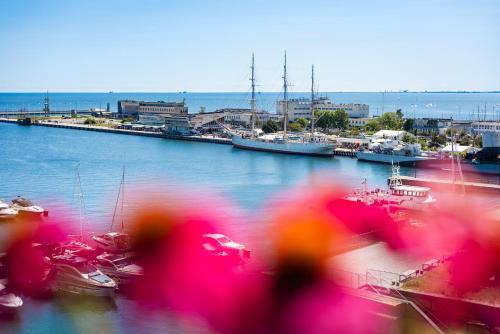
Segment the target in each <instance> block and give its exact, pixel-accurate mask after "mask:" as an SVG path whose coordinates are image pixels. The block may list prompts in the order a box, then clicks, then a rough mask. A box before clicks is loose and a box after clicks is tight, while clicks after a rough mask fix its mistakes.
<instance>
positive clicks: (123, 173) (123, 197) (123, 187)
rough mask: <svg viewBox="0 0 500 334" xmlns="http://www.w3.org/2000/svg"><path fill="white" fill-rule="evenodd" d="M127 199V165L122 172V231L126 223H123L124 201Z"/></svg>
mask: <svg viewBox="0 0 500 334" xmlns="http://www.w3.org/2000/svg"><path fill="white" fill-rule="evenodd" d="M124 199H125V166H123V172H122V214H121V216H122V231H123V229H124V227H125V224H124V223H123V202H124Z"/></svg>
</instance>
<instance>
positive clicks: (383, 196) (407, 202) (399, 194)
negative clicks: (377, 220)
mask: <svg viewBox="0 0 500 334" xmlns="http://www.w3.org/2000/svg"><path fill="white" fill-rule="evenodd" d="M364 185H365V188H364V189H363V190H361V191H356V192H354V193H351V194H349V195H347V196H346V199H347V200H350V201H354V202H360V203H363V204H366V205H369V206H378V207H383V208H385V209H387V210H388V211H389V212H394V211H423V210H425V209H427V208H429V207H431V206H432V205H434V203H435V202H436V199H435V198H434V197H432V195H431V194H430V188H428V187H420V186H408V185H403V183H402V182H401V178H400V174H399V166H395V165H393V170H392V176H391V178H390V183H389V189H379V188H377V189H373V190H368V189H366V180H365V181H364Z"/></svg>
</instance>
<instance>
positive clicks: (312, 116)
mask: <svg viewBox="0 0 500 334" xmlns="http://www.w3.org/2000/svg"><path fill="white" fill-rule="evenodd" d="M314 107H315V101H314V65H312V67H311V134H312V135H313V136H314V125H315V124H314V121H315V119H314Z"/></svg>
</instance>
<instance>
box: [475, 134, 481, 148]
mask: <svg viewBox="0 0 500 334" xmlns="http://www.w3.org/2000/svg"><path fill="white" fill-rule="evenodd" d="M474 146H475V147H479V148H481V147H483V136H481V135H477V136H476V137H475V138H474Z"/></svg>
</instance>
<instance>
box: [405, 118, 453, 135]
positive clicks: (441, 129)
mask: <svg viewBox="0 0 500 334" xmlns="http://www.w3.org/2000/svg"><path fill="white" fill-rule="evenodd" d="M450 127H451V118H415V119H413V126H412V131H413V132H414V133H416V134H431V133H436V134H444V133H445V132H446V130H447V129H448V128H450Z"/></svg>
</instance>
